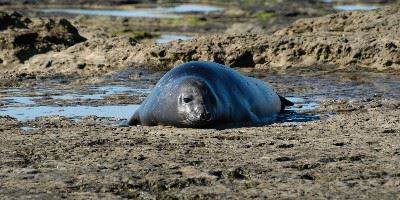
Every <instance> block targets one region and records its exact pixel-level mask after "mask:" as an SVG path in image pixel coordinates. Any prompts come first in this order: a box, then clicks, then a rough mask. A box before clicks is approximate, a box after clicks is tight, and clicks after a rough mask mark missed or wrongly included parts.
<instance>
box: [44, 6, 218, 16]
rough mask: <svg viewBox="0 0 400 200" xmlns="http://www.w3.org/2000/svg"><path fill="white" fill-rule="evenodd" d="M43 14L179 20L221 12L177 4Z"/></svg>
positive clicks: (61, 9)
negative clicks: (184, 16)
mask: <svg viewBox="0 0 400 200" xmlns="http://www.w3.org/2000/svg"><path fill="white" fill-rule="evenodd" d="M38 11H40V12H44V13H56V14H75V15H104V16H115V17H138V18H172V19H174V18H181V17H183V16H182V15H180V14H185V13H202V14H208V13H212V12H221V11H223V8H222V7H217V6H211V5H206V4H179V5H176V6H172V7H161V6H160V7H155V8H137V9H131V10H126V9H124V10H122V9H121V10H118V9H81V8H41V9H38Z"/></svg>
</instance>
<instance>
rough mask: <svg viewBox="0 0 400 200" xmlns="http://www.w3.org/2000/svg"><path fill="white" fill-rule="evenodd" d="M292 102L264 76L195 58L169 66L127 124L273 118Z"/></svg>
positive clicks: (203, 124)
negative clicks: (264, 78) (252, 75)
mask: <svg viewBox="0 0 400 200" xmlns="http://www.w3.org/2000/svg"><path fill="white" fill-rule="evenodd" d="M289 105H293V103H292V102H290V101H288V100H286V99H285V98H283V97H280V96H279V95H277V94H276V93H275V92H274V91H273V90H272V89H271V88H270V87H269V86H267V85H266V84H265V83H264V82H262V81H260V80H257V79H254V78H250V77H246V76H243V75H241V74H239V73H238V72H236V71H235V70H233V69H231V68H229V67H227V66H224V65H221V64H218V63H214V62H205V61H191V62H187V63H184V64H181V65H178V66H176V67H174V68H173V69H171V70H170V71H169V72H167V73H166V74H165V75H164V76H163V77H162V78H161V79H160V80H159V81H158V83H157V84H156V86H155V88H154V89H153V90H152V92H151V93H150V95H149V96H148V97H147V98H146V99H145V100H144V102H143V103H142V104H141V105H140V107H139V109H138V110H137V111H136V112H135V113H134V115H133V116H132V117H131V118H130V120H129V121H128V125H137V124H141V125H146V126H153V125H172V126H176V127H215V126H221V125H222V126H223V125H228V124H229V125H235V126H241V125H243V124H249V123H251V124H253V123H254V124H260V123H261V124H266V123H272V122H274V120H275V119H276V116H277V115H278V114H279V113H280V112H281V111H282V110H283V109H284V107H285V106H289Z"/></svg>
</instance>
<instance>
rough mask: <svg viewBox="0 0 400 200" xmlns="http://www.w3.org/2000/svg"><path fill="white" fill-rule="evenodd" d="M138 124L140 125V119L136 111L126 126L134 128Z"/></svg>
mask: <svg viewBox="0 0 400 200" xmlns="http://www.w3.org/2000/svg"><path fill="white" fill-rule="evenodd" d="M138 124H140V117H139V112H138V110H137V111H136V112H135V114H133V115H132V117H131V118H130V119H129V120H128V125H129V126H134V125H138Z"/></svg>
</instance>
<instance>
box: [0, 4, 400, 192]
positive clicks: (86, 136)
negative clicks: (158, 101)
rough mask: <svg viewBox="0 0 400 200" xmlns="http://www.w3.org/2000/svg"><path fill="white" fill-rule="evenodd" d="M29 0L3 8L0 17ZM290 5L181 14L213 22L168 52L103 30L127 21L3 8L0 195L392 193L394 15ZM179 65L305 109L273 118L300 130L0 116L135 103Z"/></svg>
mask: <svg viewBox="0 0 400 200" xmlns="http://www.w3.org/2000/svg"><path fill="white" fill-rule="evenodd" d="M4 2H5V3H4ZM32 2H33V1H15V2H14V1H1V0H0V4H7V5H6V6H7V7H2V8H7V9H2V10H8V8H10V7H9V6H11V7H12V6H16V7H18V6H20V5H10V4H13V3H16V4H27V5H30V6H31V5H33V4H31V3H32ZM35 2H36V1H35ZM37 2H42V3H43V2H49V1H37ZM51 2H53V1H51ZM54 2H58V3H60V2H61V1H54ZM62 2H65V3H68V2H70V1H68V0H66V1H62ZM82 2H89V3H88V4H90V2H91V1H90V0H88V1H82ZM107 2H112V3H115V4H123V3H124V2H130V3H132V2H133V1H119V0H118V1H107ZM268 2H269V1H268ZM271 2H272V1H271ZM278 2H287V1H278ZM293 2H294V3H293V5H291V6H292V7H293V10H290V9H288V10H286V9H283V8H282V10H286V11H287V13H286V14H287V15H288V16H285V15H286V14H283V13H284V12H283V11H282V12H281V11H277V12H276V13H274V14H273V15H272V18H269V17H271V15H270V12H262V13H261V14H260V12H261V11H265V8H266V7H269V6H272V7H273V6H276V5H279V4H273V3H271V4H268V3H267V4H263V6H264V7H262V6H260V8H255V9H254V13H251V12H250V11H249V10H251V9H248V10H246V12H244V14H243V13H242V14H243V15H240V16H242V17H243V16H244V18H240V17H237V14H238V13H241V11H240V12H238V10H237V9H236V8H230V9H233V10H235V9H236V10H235V12H233V11H232V10H230V11H229V13H231V14H232V12H233V13H235V15H231V16H230V18H225V17H226V16H225V17H218V16H215V15H214V16H211V15H210V16H206V17H204V18H203V16H196V15H191V16H190V17H191V19H202V20H203V21H206V22H209V21H211V20H210V18H212V17H215V21H217V22H218V24H223V26H219V25H218V26H217V25H215V24H211V25H210V24H207V25H204V24H202V23H203V21H202V23H201V25H198V24H196V25H193V24H192V25H193V26H192V25H188V26H187V27H190V28H188V29H190V30H192V29H193V30H195V29H196V28H199V27H200V28H201V31H199V32H201V34H202V36H195V37H194V38H193V39H191V40H185V41H173V42H169V43H165V44H156V43H154V42H152V41H145V40H137V39H135V38H133V37H130V36H121V35H118V34H115V35H113V34H110V32H113V31H114V32H117V31H115V30H119V28H121V27H124V26H127V27H131V28H132V30H133V31H135V30H136V29H134V26H133V24H135V23H137V22H138V21H139V20H133V19H124V18H113V17H104V18H102V19H105V20H104V21H102V20H100V21H101V23H98V22H96V23H95V24H94V25H92V24H91V23H92V22H93V21H96V20H93V18H88V17H82V16H67V15H66V16H62V17H52V16H46V15H41V14H39V15H38V14H37V13H36V14H35V13H34V14H32V13H30V14H29V12H30V11H32V10H29V9H28V10H29V12H28V11H27V12H13V11H4V12H0V87H1V89H0V112H2V114H1V115H0V154H1V159H0V199H63V198H67V199H268V198H270V199H271V198H272V199H275V198H278V199H280V198H284V199H299V198H304V199H329V198H334V199H398V198H399V197H400V193H399V190H398V188H399V187H400V168H399V166H400V148H399V145H398V144H399V143H400V121H399V117H398V116H399V115H400V78H399V76H400V37H398V36H399V31H400V21H399V19H400V7H398V6H391V7H385V8H382V9H378V10H372V11H349V12H335V13H331V14H329V15H324V16H320V15H323V14H322V13H324V12H325V11H326V10H323V11H321V10H319V11H318V12H317V11H316V10H314V9H316V7H318V6H320V5H325V4H321V2H320V1H318V3H315V4H313V5H317V6H316V7H312V8H310V7H308V8H303V7H301V6H299V5H302V4H301V2H303V3H304V2H305V3H306V4H310V2H311V3H312V1H293ZM379 2H380V1H379ZM275 3H276V2H275ZM38 5H40V3H38ZM102 6H103V5H102ZM244 6H245V3H243V7H244ZM296 7H298V8H296ZM246 9H247V8H246ZM257 9H261V11H260V10H257ZM262 9H264V10H262ZM323 9H325V8H323ZM301 10H303V11H304V12H300V11H301ZM314 11H315V12H314ZM320 12H321V13H320ZM226 13H228V11H226V12H225V14H226ZM257 13H258V14H257ZM255 16H259V17H260V16H261V18H268V20H265V21H262V20H261V21H260V20H255ZM316 16H319V17H316ZM236 17H237V19H239V18H240V19H246V20H249V22H248V23H247V24H249V26H246V27H248V28H247V29H246V30H245V31H244V32H242V33H239V32H237V31H232V32H231V30H232V29H233V28H232V29H231V30H230V31H225V30H224V31H221V30H222V29H227V30H228V29H229V28H228V24H224V23H223V22H225V21H224V20H232V19H236ZM304 17H306V18H304ZM188 18H189V17H188ZM299 18H303V19H299ZM295 19H297V20H296V21H295V22H293V23H291V24H290V25H288V26H286V24H287V23H289V22H291V21H293V20H295ZM149 21H151V20H149ZM149 21H145V22H146V23H147V22H149ZM111 22H115V23H114V25H115V24H117V25H115V26H113V25H112V24H113V23H111ZM163 22H164V21H162V20H158V21H157V20H153V21H152V22H151V23H154V24H156V25H154V24H152V26H151V28H149V29H157V27H158V28H159V27H161V26H158V25H157V24H161V23H163ZM195 22H196V23H197V21H195ZM185 23H186V22H185ZM240 23H242V25H243V22H240ZM244 23H245V24H246V21H245V22H244ZM268 24H273V26H274V27H275V28H276V27H279V28H276V29H277V30H276V31H275V28H272V29H268V30H267V29H266V28H265V26H267V25H268ZM153 25H154V26H153ZM186 25H187V24H185V26H186ZM242 25H239V26H238V27H243V26H242ZM105 26H106V27H108V26H110V30H107V29H105ZM168 26H169V28H168V30H171V29H173V28H175V27H178V26H177V25H176V26H175V25H173V26H170V25H168ZM283 26H285V27H284V28H281V27H283ZM143 27H145V26H143ZM143 27H141V28H143ZM163 27H166V26H163ZM171 27H172V28H171ZM187 27H186V28H187ZM205 27H214V28H215V27H218V28H221V27H222V28H221V29H215V30H218V31H216V32H219V33H215V32H213V33H208V32H206V28H205ZM125 28H126V27H125ZM141 28H138V30H139V29H140V30H141ZM186 28H181V29H180V28H176V30H178V32H179V31H181V30H184V29H186ZM203 28H204V29H203ZM239 29H242V28H239ZM123 30H125V29H123ZM199 30H200V29H199ZM253 30H254V31H253ZM272 30H274V31H272ZM189 60H209V61H215V62H219V63H223V64H226V65H229V66H231V67H235V68H236V69H237V70H238V71H240V72H241V73H244V74H246V75H250V76H252V77H256V78H258V79H260V80H262V81H265V82H268V83H269V84H270V85H271V86H272V87H273V88H274V90H276V91H277V92H278V93H279V94H282V95H283V96H289V97H293V98H294V99H297V100H300V101H304V102H306V101H310V102H311V103H313V104H312V105H313V106H312V107H309V108H307V105H306V104H301V103H296V105H295V107H294V108H293V109H294V110H292V111H290V112H288V113H286V115H289V116H297V117H298V118H297V119H298V121H295V120H286V121H285V120H280V121H278V122H277V123H274V124H271V125H265V126H259V127H241V128H234V129H222V130H217V129H189V128H174V127H162V126H156V127H144V126H133V127H119V126H117V124H118V123H117V122H119V120H120V119H116V118H113V117H100V116H94V115H91V116H84V117H72V118H68V117H65V116H57V115H56V116H54V115H53V116H41V117H36V118H32V119H31V118H29V119H26V120H18V119H17V118H18V117H20V116H19V115H18V113H17V115H14V117H11V114H9V115H4V114H3V113H4V112H5V111H6V110H10V108H11V111H13V110H12V109H15V110H17V109H20V108H22V109H26V110H29V109H31V108H50V109H52V111H55V113H57V114H60V113H62V112H63V111H64V109H66V107H68V108H71V107H72V108H74V109H75V108H77V109H83V106H88V107H89V106H92V107H94V108H99V107H101V106H105V105H106V106H107V105H114V106H118V105H134V104H139V103H141V102H142V101H143V99H144V98H145V96H146V95H147V93H146V92H143V91H149V90H150V89H151V88H152V87H153V86H154V85H155V83H156V82H157V81H158V80H159V78H160V77H161V76H162V74H163V73H164V72H163V71H159V70H168V69H170V68H171V67H173V66H174V65H176V64H179V63H182V62H186V61H189ZM101 86H105V87H104V88H102V89H101V90H100V91H97V90H96V89H94V88H100V87H101ZM110 86H111V87H110ZM121 86H124V87H121ZM121 88H122V89H121ZM126 88H128V89H129V90H126ZM132 89H142V91H141V92H142V93H135V92H134V90H132ZM109 90H114V91H111V92H110V91H109ZM96 92H97V93H96ZM98 93H100V94H98ZM63 95H64V96H63ZM85 96H89V97H86V98H85ZM27 97H29V98H27ZM71 97H72V98H71ZM99 97H100V98H99ZM90 98H93V99H90ZM18 100H19V101H18ZM14 101H15V102H14ZM304 102H303V103H304ZM74 106H75V107H74ZM115 110H116V109H114V108H113V111H115ZM79 111H80V110H74V113H78V112H79ZM118 111H119V110H117V111H116V112H118ZM30 112H35V110H34V109H33V110H31V111H30ZM132 113H133V110H132Z"/></svg>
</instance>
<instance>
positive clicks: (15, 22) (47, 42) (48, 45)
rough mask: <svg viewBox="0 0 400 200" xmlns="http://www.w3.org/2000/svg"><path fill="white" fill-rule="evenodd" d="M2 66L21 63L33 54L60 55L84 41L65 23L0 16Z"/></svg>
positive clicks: (67, 22)
mask: <svg viewBox="0 0 400 200" xmlns="http://www.w3.org/2000/svg"><path fill="white" fill-rule="evenodd" d="M0 38H1V39H0V49H1V52H0V57H1V59H2V60H3V62H2V64H4V65H9V64H12V63H23V62H25V61H26V60H28V59H29V58H31V57H32V56H34V55H36V54H43V53H46V52H49V51H60V50H63V49H66V48H67V47H70V46H72V45H74V44H76V43H80V42H83V41H85V40H86V39H85V38H84V37H82V36H81V35H79V33H78V30H77V29H76V28H75V27H74V26H73V25H72V24H71V23H70V22H69V21H68V20H66V19H59V20H53V19H29V18H26V17H23V16H22V15H21V14H19V13H16V12H13V13H10V14H8V13H5V12H0Z"/></svg>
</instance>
